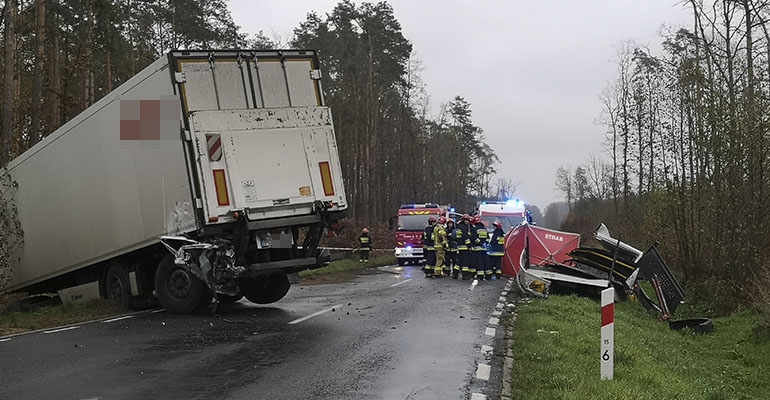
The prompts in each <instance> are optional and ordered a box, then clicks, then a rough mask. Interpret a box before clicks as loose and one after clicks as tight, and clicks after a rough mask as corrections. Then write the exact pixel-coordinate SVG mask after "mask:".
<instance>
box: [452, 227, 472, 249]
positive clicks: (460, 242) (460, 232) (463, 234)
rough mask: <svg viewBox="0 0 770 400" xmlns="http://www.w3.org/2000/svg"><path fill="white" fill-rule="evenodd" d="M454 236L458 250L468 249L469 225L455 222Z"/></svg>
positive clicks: (469, 242) (469, 239)
mask: <svg viewBox="0 0 770 400" xmlns="http://www.w3.org/2000/svg"><path fill="white" fill-rule="evenodd" d="M454 238H455V241H456V242H457V249H458V250H468V249H469V248H470V246H471V227H470V226H469V225H467V224H464V223H462V222H461V223H459V224H457V228H455V230H454Z"/></svg>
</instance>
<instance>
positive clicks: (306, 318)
mask: <svg viewBox="0 0 770 400" xmlns="http://www.w3.org/2000/svg"><path fill="white" fill-rule="evenodd" d="M339 307H342V304H337V305H335V306H332V307H329V308H327V309H325V310H321V311H318V312H315V313H312V314H310V315H308V316H306V317H302V318H300V319H295V320H294V321H291V322H289V325H294V324H298V323H300V322H302V321H307V320H309V319H310V318H313V317H317V316H319V315H321V314H326V313H328V312H329V311H331V310H334V309H335V308H339Z"/></svg>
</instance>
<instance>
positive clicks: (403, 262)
mask: <svg viewBox="0 0 770 400" xmlns="http://www.w3.org/2000/svg"><path fill="white" fill-rule="evenodd" d="M397 261H398V265H399V266H401V267H403V266H404V265H406V259H403V258H399V259H397Z"/></svg>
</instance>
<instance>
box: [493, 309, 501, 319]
mask: <svg viewBox="0 0 770 400" xmlns="http://www.w3.org/2000/svg"><path fill="white" fill-rule="evenodd" d="M502 314H503V311H502V310H495V311H492V316H493V317H499V316H500V315H502Z"/></svg>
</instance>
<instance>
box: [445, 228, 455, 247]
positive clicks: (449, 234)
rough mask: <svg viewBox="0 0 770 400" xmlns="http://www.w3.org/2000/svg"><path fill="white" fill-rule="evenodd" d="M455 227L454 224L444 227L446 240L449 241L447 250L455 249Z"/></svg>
mask: <svg viewBox="0 0 770 400" xmlns="http://www.w3.org/2000/svg"><path fill="white" fill-rule="evenodd" d="M455 230H457V228H455V226H454V224H452V227H451V228H450V227H447V228H446V241H447V243H449V251H457V237H455Z"/></svg>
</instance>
